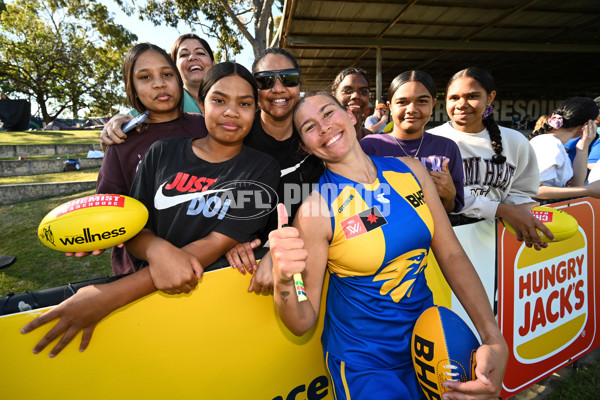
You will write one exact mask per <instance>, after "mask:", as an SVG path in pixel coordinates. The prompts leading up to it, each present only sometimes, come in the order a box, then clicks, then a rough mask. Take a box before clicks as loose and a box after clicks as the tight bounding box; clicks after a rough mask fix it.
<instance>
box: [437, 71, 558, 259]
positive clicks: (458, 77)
mask: <svg viewBox="0 0 600 400" xmlns="http://www.w3.org/2000/svg"><path fill="white" fill-rule="evenodd" d="M495 97H496V90H495V83H494V78H493V77H492V76H491V74H490V73H489V72H488V71H486V70H484V69H481V68H477V67H471V68H467V69H464V70H462V71H459V72H457V73H456V74H454V76H453V77H452V78H450V81H449V83H448V87H447V89H446V111H447V112H448V115H449V116H450V119H451V120H450V121H449V122H447V123H446V124H444V125H441V126H439V127H437V128H434V129H432V130H430V132H431V133H433V134H437V135H440V136H445V137H448V138H450V139H452V140H454V141H455V142H456V143H457V144H458V147H459V149H460V153H461V156H462V159H463V170H464V175H465V179H464V185H465V206H464V207H463V209H462V210H461V211H460V214H463V215H466V216H468V217H472V218H484V219H488V220H493V219H494V218H495V217H499V218H502V219H506V220H507V221H508V222H509V223H510V224H511V225H512V226H513V227H514V228H515V232H516V234H517V239H518V240H524V241H525V243H526V244H527V246H529V247H531V246H532V245H533V246H535V248H536V249H538V250H539V249H541V248H542V247H546V246H547V244H545V243H542V240H541V238H540V236H539V235H538V233H537V231H536V228H537V229H539V230H541V231H542V232H543V233H544V234H545V235H549V236H550V237H552V238H553V237H554V236H552V234H551V233H550V231H549V230H548V228H546V227H545V226H544V225H543V224H542V223H541V222H540V221H538V220H537V219H536V218H534V217H533V216H532V215H531V209H532V208H533V207H534V206H536V205H538V204H539V203H536V202H534V201H533V200H532V199H531V197H532V196H534V195H536V194H537V191H538V187H539V172H538V169H537V161H536V158H535V153H534V151H533V149H532V147H531V145H530V144H529V143H528V142H527V139H526V138H525V137H524V136H523V135H522V134H521V133H520V132H517V131H515V130H512V129H508V128H504V127H500V126H498V124H497V123H496V121H495V120H494V114H493V107H491V104H492V101H494V98H495Z"/></svg>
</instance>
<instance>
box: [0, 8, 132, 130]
mask: <svg viewBox="0 0 600 400" xmlns="http://www.w3.org/2000/svg"><path fill="white" fill-rule="evenodd" d="M0 18H1V21H2V25H1V26H0V28H1V30H0V84H1V85H2V86H6V85H10V87H11V88H12V91H13V92H17V93H22V94H25V95H26V96H29V97H30V98H33V99H34V100H35V101H36V103H37V104H38V106H39V109H40V111H41V113H42V118H43V120H44V123H45V124H48V123H50V122H51V121H53V120H54V119H55V118H56V117H57V116H58V115H59V114H60V113H61V112H62V111H63V110H65V109H67V108H70V109H71V112H72V114H73V117H74V118H77V114H78V112H79V110H80V109H81V108H83V107H86V106H91V105H93V104H97V103H100V104H102V105H103V112H104V113H105V114H109V113H111V111H112V110H111V108H112V107H114V106H116V105H120V104H123V102H124V100H123V95H122V94H121V93H120V92H119V91H118V90H115V88H116V87H119V86H120V77H119V75H120V70H121V62H122V61H121V60H122V57H123V54H124V53H125V52H126V51H127V49H128V48H129V47H130V46H131V45H132V43H133V42H134V41H135V40H137V37H136V36H135V35H133V34H132V33H130V32H129V31H127V30H126V29H125V28H123V27H122V26H120V25H117V24H115V23H114V22H113V20H112V18H111V17H110V15H109V13H108V10H107V9H106V7H105V6H104V5H102V4H99V3H97V2H96V0H75V1H73V0H72V1H65V0H16V1H15V2H14V3H13V4H6V11H4V12H3V13H2V14H1V16H0Z"/></svg>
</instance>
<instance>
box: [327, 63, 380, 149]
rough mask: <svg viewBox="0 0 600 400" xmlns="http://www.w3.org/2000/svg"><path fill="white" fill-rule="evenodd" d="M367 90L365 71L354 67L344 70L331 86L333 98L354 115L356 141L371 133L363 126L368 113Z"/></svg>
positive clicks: (368, 90) (367, 82)
mask: <svg viewBox="0 0 600 400" xmlns="http://www.w3.org/2000/svg"><path fill="white" fill-rule="evenodd" d="M369 88H370V86H369V78H368V77H367V71H365V70H364V69H362V68H356V67H349V68H346V69H344V70H343V71H342V72H340V73H339V74H337V76H336V77H335V79H334V80H333V83H332V84H331V94H332V95H333V97H335V98H336V99H337V101H339V102H340V104H341V105H342V106H343V107H345V108H347V109H348V110H350V111H352V114H354V118H355V119H356V124H355V125H354V129H355V130H356V138H357V139H358V140H360V139H362V138H364V137H365V136H367V135H370V134H371V133H372V132H371V131H370V130H368V129H367V128H365V127H364V126H363V125H364V122H365V118H366V116H367V115H368V112H369V95H370V89H369Z"/></svg>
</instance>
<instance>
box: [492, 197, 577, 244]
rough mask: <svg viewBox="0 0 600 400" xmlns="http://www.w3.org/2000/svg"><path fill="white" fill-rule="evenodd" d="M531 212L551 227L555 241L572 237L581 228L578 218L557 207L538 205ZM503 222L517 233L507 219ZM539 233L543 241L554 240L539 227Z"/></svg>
mask: <svg viewBox="0 0 600 400" xmlns="http://www.w3.org/2000/svg"><path fill="white" fill-rule="evenodd" d="M531 213H532V214H533V216H534V217H536V218H537V219H539V220H540V221H541V222H543V223H544V225H546V226H547V227H548V229H550V232H552V233H553V234H554V240H553V241H554V242H560V241H561V240H565V239H568V238H570V237H571V236H573V235H575V233H576V232H577V230H578V229H579V224H578V223H577V220H576V219H575V218H574V217H573V216H572V215H570V214H567V213H566V212H564V211H562V210H557V209H556V208H552V207H543V206H537V207H533V208H532V209H531ZM502 222H503V223H504V226H505V227H506V229H507V230H508V231H509V232H511V233H513V234H514V233H515V230H514V229H513V227H512V226H510V224H509V223H508V222H507V221H502ZM538 233H539V235H540V237H541V238H542V241H543V242H546V243H552V242H553V241H552V240H550V239H549V238H548V237H547V236H546V235H544V234H543V233H542V232H541V231H540V230H539V229H538Z"/></svg>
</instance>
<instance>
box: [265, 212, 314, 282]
mask: <svg viewBox="0 0 600 400" xmlns="http://www.w3.org/2000/svg"><path fill="white" fill-rule="evenodd" d="M277 226H278V229H276V230H274V231H272V232H271V233H270V234H269V245H270V248H271V257H272V258H273V279H275V280H276V281H279V282H282V283H283V282H290V281H291V280H292V279H293V275H294V274H297V273H300V272H302V271H304V270H305V269H306V258H307V256H308V252H307V251H306V249H305V248H304V241H303V240H302V239H301V238H300V232H299V231H298V229H296V228H294V227H292V226H289V225H288V215H287V210H286V209H285V206H284V205H283V204H279V205H277Z"/></svg>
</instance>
